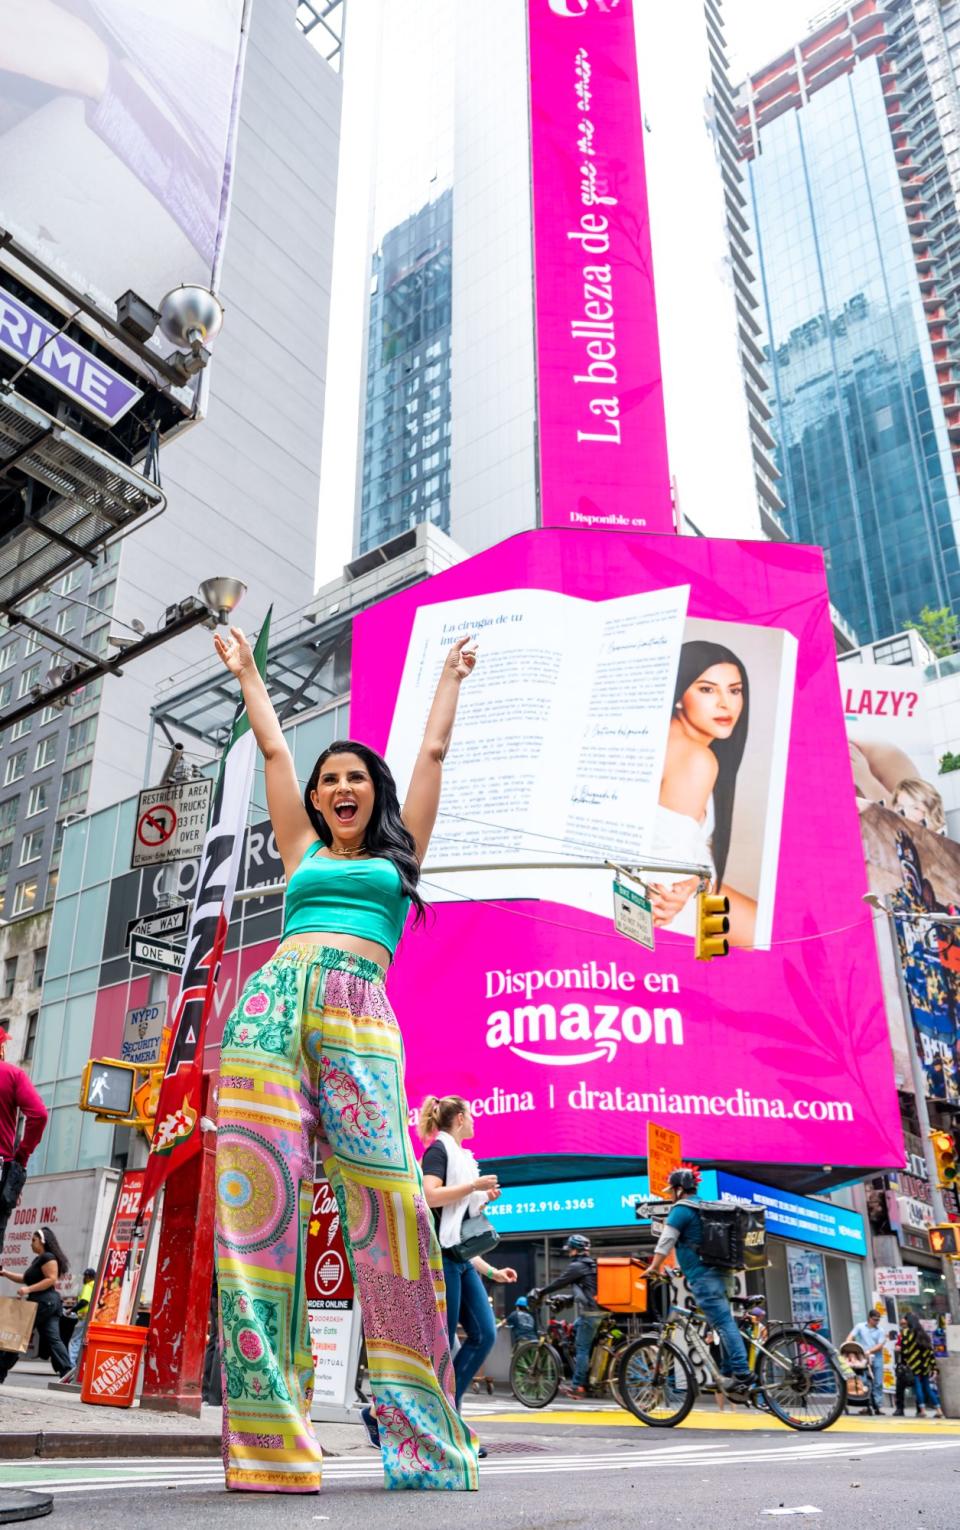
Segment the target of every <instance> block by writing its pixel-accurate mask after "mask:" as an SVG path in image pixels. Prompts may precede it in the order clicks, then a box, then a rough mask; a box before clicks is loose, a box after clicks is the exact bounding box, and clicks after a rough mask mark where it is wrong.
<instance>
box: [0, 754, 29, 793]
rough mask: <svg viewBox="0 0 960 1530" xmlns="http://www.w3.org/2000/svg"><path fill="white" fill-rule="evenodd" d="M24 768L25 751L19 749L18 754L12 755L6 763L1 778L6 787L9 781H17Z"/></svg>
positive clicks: (25, 761) (25, 764) (25, 762)
mask: <svg viewBox="0 0 960 1530" xmlns="http://www.w3.org/2000/svg"><path fill="white" fill-rule="evenodd" d="M26 768H27V751H26V750H25V749H21V750H20V752H19V753H18V754H12V755H11V756H10V758H9V760H8V761H7V768H6V770H5V772H4V776H3V779H4V781H5V783H6V784H7V786H9V785H10V782H11V781H19V780H20V777H21V776H22V775H23V773H24V771H25V770H26Z"/></svg>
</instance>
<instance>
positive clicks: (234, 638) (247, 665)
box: [213, 627, 256, 680]
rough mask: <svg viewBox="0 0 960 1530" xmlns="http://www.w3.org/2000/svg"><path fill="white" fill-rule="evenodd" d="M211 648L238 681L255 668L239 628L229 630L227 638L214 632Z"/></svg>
mask: <svg viewBox="0 0 960 1530" xmlns="http://www.w3.org/2000/svg"><path fill="white" fill-rule="evenodd" d="M213 646H214V648H215V649H216V650H217V653H218V654H219V655H220V658H221V659H222V660H223V662H224V664H225V665H226V666H227V669H228V670H229V671H230V673H231V675H236V677H237V679H238V680H242V679H243V676H244V674H245V673H246V672H247V671H248V670H251V669H254V668H255V667H256V666H255V664H254V661H253V649H252V648H251V647H250V644H249V643H248V642H247V640H246V638H245V637H244V635H243V633H242V632H241V630H240V628H239V627H231V628H230V636H229V638H222V637H221V636H220V634H219V632H215V633H214V634H213Z"/></svg>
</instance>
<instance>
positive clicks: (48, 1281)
mask: <svg viewBox="0 0 960 1530" xmlns="http://www.w3.org/2000/svg"><path fill="white" fill-rule="evenodd" d="M30 1247H31V1249H32V1251H33V1260H32V1262H31V1263H30V1264H28V1265H27V1268H26V1269H25V1270H24V1272H23V1274H22V1275H15V1274H12V1273H11V1271H10V1270H2V1269H0V1276H2V1277H3V1279H4V1280H12V1281H13V1282H14V1284H15V1285H16V1286H17V1287H18V1288H19V1289H18V1290H17V1296H18V1297H20V1298H21V1299H25V1300H26V1301H30V1302H34V1303H35V1304H36V1308H37V1316H36V1321H35V1324H34V1326H35V1328H36V1331H37V1333H38V1334H39V1336H40V1338H41V1340H43V1341H44V1342H45V1343H46V1346H47V1349H48V1351H49V1354H50V1363H51V1365H52V1366H53V1368H54V1370H55V1371H56V1373H57V1375H58V1376H59V1377H60V1378H61V1379H62V1378H63V1377H64V1376H66V1375H67V1374H68V1372H69V1371H70V1370H72V1368H73V1367H72V1366H71V1364H70V1356H69V1355H68V1354H67V1348H66V1345H65V1344H64V1342H63V1340H62V1338H61V1337H60V1319H61V1317H62V1316H63V1298H62V1297H61V1295H60V1292H59V1291H58V1290H57V1281H58V1280H62V1279H63V1277H64V1275H68V1274H69V1273H70V1265H69V1262H68V1260H67V1256H66V1254H65V1253H64V1252H63V1249H62V1248H61V1247H60V1244H59V1243H58V1242H57V1239H56V1236H55V1235H54V1234H53V1233H52V1232H51V1231H50V1228H49V1227H41V1228H40V1231H39V1232H35V1233H34V1235H33V1237H32V1238H31V1239H30ZM19 1359H20V1356H19V1355H15V1354H12V1353H11V1352H10V1351H9V1350H2V1351H0V1383H2V1382H4V1381H6V1379H7V1376H8V1375H9V1373H10V1372H11V1371H12V1369H13V1367H14V1366H15V1365H16V1363H17V1361H18V1360H19Z"/></svg>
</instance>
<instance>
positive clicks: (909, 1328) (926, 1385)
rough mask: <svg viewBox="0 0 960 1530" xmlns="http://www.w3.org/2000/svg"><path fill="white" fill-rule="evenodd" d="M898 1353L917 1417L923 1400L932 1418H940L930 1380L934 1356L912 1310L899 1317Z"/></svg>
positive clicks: (932, 1381) (934, 1369) (924, 1331)
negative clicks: (914, 1401)
mask: <svg viewBox="0 0 960 1530" xmlns="http://www.w3.org/2000/svg"><path fill="white" fill-rule="evenodd" d="M900 1353H901V1356H902V1358H903V1363H904V1366H905V1367H906V1369H907V1372H908V1373H909V1378H910V1381H909V1384H910V1385H911V1386H912V1387H913V1392H914V1396H915V1397H916V1399H917V1418H926V1414H925V1413H924V1411H923V1409H924V1404H926V1406H927V1407H928V1408H932V1409H933V1417H934V1418H943V1409H942V1408H941V1406H940V1397H939V1394H938V1392H937V1388H936V1384H935V1381H934V1377H935V1376H936V1374H937V1357H936V1355H935V1354H934V1352H933V1343H932V1341H931V1339H930V1335H929V1334H928V1333H927V1330H926V1329H925V1328H924V1326H923V1324H922V1323H921V1321H920V1319H919V1318H918V1317H917V1314H916V1313H915V1312H904V1313H903V1315H902V1316H901V1318H900Z"/></svg>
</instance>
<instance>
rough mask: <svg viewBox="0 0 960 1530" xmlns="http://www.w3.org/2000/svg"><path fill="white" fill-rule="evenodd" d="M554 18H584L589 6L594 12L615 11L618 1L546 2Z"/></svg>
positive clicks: (567, 0) (574, 0) (549, 0)
mask: <svg viewBox="0 0 960 1530" xmlns="http://www.w3.org/2000/svg"><path fill="white" fill-rule="evenodd" d="M547 3H548V5H549V6H550V9H551V10H552V11H553V14H554V15H555V16H585V15H586V14H587V11H588V10H589V9H590V7H591V5H592V6H593V9H594V10H595V11H615V10H616V8H617V6H618V5H619V4H620V0H547Z"/></svg>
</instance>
